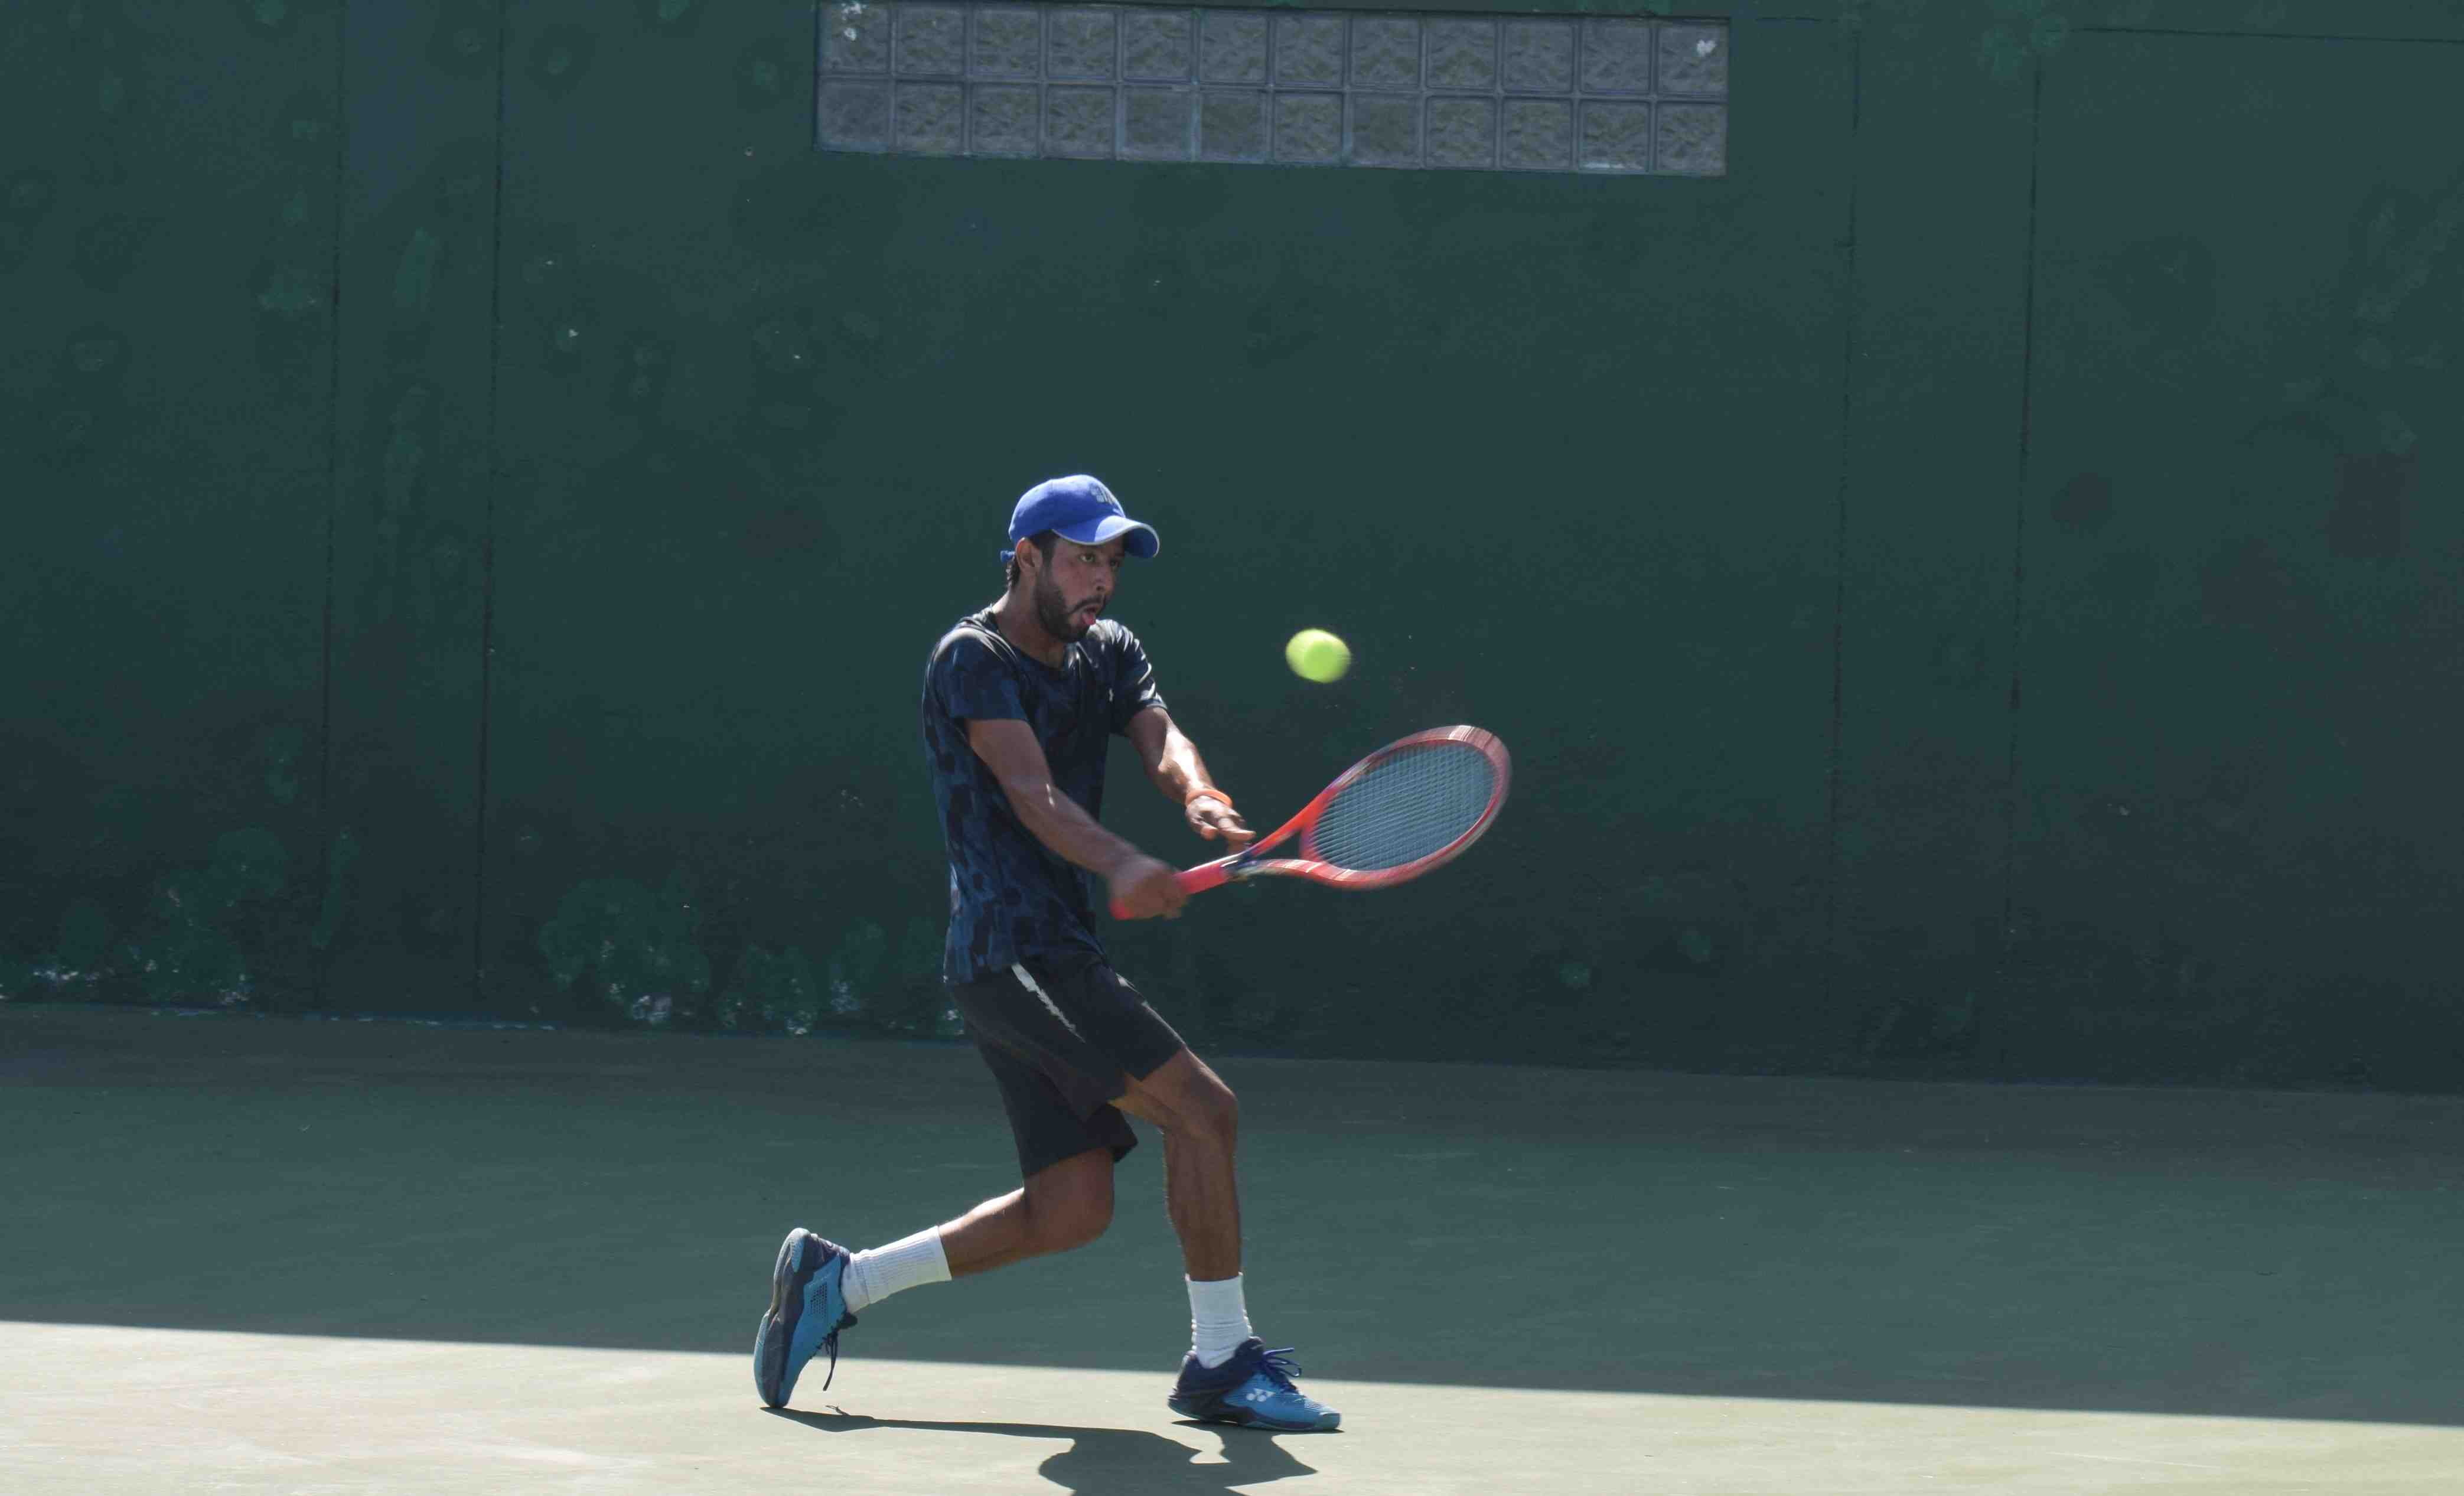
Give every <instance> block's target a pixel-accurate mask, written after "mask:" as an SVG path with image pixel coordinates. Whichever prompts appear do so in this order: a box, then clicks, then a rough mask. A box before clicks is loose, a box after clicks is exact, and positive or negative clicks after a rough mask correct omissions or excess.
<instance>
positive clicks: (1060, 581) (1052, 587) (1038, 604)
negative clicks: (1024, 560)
mask: <svg viewBox="0 0 2464 1496" xmlns="http://www.w3.org/2000/svg"><path fill="white" fill-rule="evenodd" d="M1127 544H1128V541H1127V540H1126V539H1110V540H1107V541H1105V542H1104V543H1103V544H1101V545H1081V544H1079V543H1078V542H1077V541H1075V540H1068V539H1062V540H1055V541H1053V542H1052V560H1050V561H1047V562H1045V565H1044V567H1043V569H1042V570H1040V571H1038V572H1037V573H1036V578H1035V621H1036V622H1037V623H1038V624H1041V625H1043V626H1044V631H1045V633H1048V634H1050V635H1051V636H1052V637H1054V638H1055V639H1060V640H1063V641H1065V642H1071V643H1074V642H1076V641H1077V640H1080V639H1084V638H1085V637H1087V630H1088V629H1089V628H1092V627H1095V620H1096V619H1098V618H1100V617H1102V616H1103V612H1104V607H1105V605H1107V604H1109V603H1110V602H1111V600H1112V588H1113V586H1114V585H1115V584H1116V583H1118V582H1119V581H1120V576H1121V555H1122V551H1123V549H1124V548H1125V547H1126V546H1127Z"/></svg>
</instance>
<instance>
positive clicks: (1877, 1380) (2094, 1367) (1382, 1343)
mask: <svg viewBox="0 0 2464 1496" xmlns="http://www.w3.org/2000/svg"><path fill="white" fill-rule="evenodd" d="M1219 1068H1220V1069H1221V1070H1222V1072H1223V1073H1224V1075H1225V1077H1226V1079H1227V1080H1229V1081H1230V1082H1231V1083H1232V1085H1233V1086H1234V1088H1235V1089H1237V1090H1239V1091H1240V1092H1241V1094H1242V1097H1243V1129H1244V1132H1243V1178H1244V1188H1245V1196H1246V1199H1245V1206H1246V1212H1245V1220H1246V1238H1247V1243H1248V1257H1247V1275H1248V1280H1249V1295H1248V1296H1249V1303H1250V1309H1251V1311H1252V1316H1253V1318H1254V1319H1256V1321H1257V1323H1258V1328H1259V1330H1260V1331H1261V1332H1262V1333H1263V1334H1264V1335H1265V1336H1266V1338H1267V1342H1268V1344H1270V1345H1279V1346H1280V1345H1291V1346H1294V1347H1296V1348H1297V1349H1296V1351H1295V1357H1296V1358H1297V1359H1298V1360H1299V1361H1300V1362H1301V1363H1302V1365H1303V1367H1304V1368H1305V1375H1304V1379H1303V1384H1304V1386H1305V1387H1307V1388H1308V1389H1309V1391H1311V1392H1312V1393H1313V1394H1315V1395H1316V1396H1319V1397H1323V1398H1324V1399H1325V1400H1327V1401H1328V1402H1330V1403H1331V1404H1333V1405H1334V1406H1336V1407H1338V1408H1340V1409H1341V1410H1342V1411H1343V1413H1344V1415H1345V1421H1344V1427H1343V1429H1342V1430H1341V1431H1340V1432H1338V1433H1333V1434H1326V1435H1309V1436H1297V1435H1295V1436H1274V1435H1263V1434H1259V1433H1256V1432H1253V1431H1246V1430H1228V1429H1220V1428H1213V1427H1204V1426H1199V1425H1196V1424H1191V1423H1188V1422H1185V1421H1182V1420H1180V1419H1177V1417H1176V1416H1175V1415H1174V1414H1173V1413H1172V1412H1171V1411H1170V1410H1169V1409H1167V1408H1166V1407H1165V1406H1164V1405H1163V1394H1164V1391H1165V1388H1166V1386H1167V1385H1168V1383H1169V1380H1170V1377H1171V1375H1172V1372H1173V1369H1174V1368H1175V1366H1176V1365H1177V1361H1178V1358H1179V1354H1180V1352H1181V1350H1182V1349H1183V1348H1184V1347H1185V1345H1186V1342H1187V1302H1186V1298H1185V1296H1184V1294H1183V1293H1182V1290H1181V1284H1180V1277H1179V1267H1178V1262H1177V1254H1176V1252H1175V1250H1174V1246H1173V1243H1172V1239H1171V1235H1170V1232H1169V1229H1168V1228H1167V1226H1166V1224H1165V1221H1164V1218H1163V1211H1162V1204H1161V1185H1160V1168H1159V1160H1158V1156H1157V1155H1159V1152H1160V1150H1159V1149H1157V1148H1155V1146H1153V1139H1152V1137H1151V1136H1150V1137H1149V1139H1148V1142H1149V1146H1146V1147H1142V1148H1141V1149H1140V1150H1139V1151H1138V1152H1137V1153H1135V1154H1133V1155H1132V1156H1131V1157H1130V1158H1129V1159H1128V1160H1127V1161H1126V1162H1125V1163H1124V1164H1123V1166H1122V1169H1121V1175H1120V1181H1119V1189H1118V1197H1119V1203H1118V1214H1117V1217H1116V1222H1115V1224H1114V1226H1113V1228H1112V1230H1111V1232H1110V1233H1109V1234H1108V1235H1107V1236H1106V1237H1105V1238H1104V1239H1103V1240H1101V1241H1099V1242H1098V1243H1095V1244H1094V1245H1092V1246H1090V1247H1088V1248H1086V1249H1084V1250H1082V1251H1080V1252H1075V1253H1070V1254H1066V1255H1064V1256H1061V1257H1057V1258H1051V1259H1046V1260H1043V1261H1039V1262H1035V1263H1030V1264H1025V1265H1020V1266H1017V1267H1014V1268H1011V1269H1007V1270H1004V1271H1002V1272H999V1273H994V1274H990V1275H986V1276H984V1277H981V1278H976V1279H970V1280H966V1281H963V1282H959V1283H956V1284H949V1285H941V1286H935V1287H926V1288H919V1289H916V1290H913V1291H912V1292H910V1293H907V1294H903V1295H901V1296H899V1297H898V1298H895V1299H893V1300H891V1301H889V1302H887V1303H884V1304H882V1305H879V1306H876V1307H875V1308H874V1309H871V1310H869V1311H868V1312H867V1313H866V1315H865V1316H864V1321H863V1323H862V1324H860V1325H859V1326H857V1327H855V1328H854V1329H851V1330H849V1331H847V1334H846V1336H845V1353H844V1355H843V1358H842V1360H841V1362H840V1364H839V1366H838V1369H837V1372H836V1378H835V1381H834V1382H833V1384H832V1385H831V1386H830V1387H829V1388H828V1389H827V1390H824V1388H823V1385H822V1382H823V1377H824V1376H825V1375H827V1370H828V1369H827V1365H826V1359H825V1360H824V1361H823V1362H820V1363H816V1364H815V1366H813V1367H812V1368H811V1369H810V1370H809V1371H808V1372H807V1373H806V1374H805V1376H804V1379H803V1383H802V1384H801V1385H800V1386H799V1387H798V1389H797V1393H796V1396H795V1397H794V1399H793V1402H792V1404H791V1406H790V1407H789V1408H788V1409H786V1410H784V1411H783V1412H771V1411H768V1410H765V1409H763V1408H762V1407H761V1406H760V1405H759V1401H758V1399H757V1398H756V1397H754V1394H753V1388H752V1381H751V1368H750V1361H749V1357H748V1355H747V1352H748V1350H749V1348H750V1344H751V1340H752V1333H753V1328H754V1322H755V1320H756V1319H757V1318H758V1317H759V1311H760V1309H761V1307H762V1304H763V1302H764V1299H765V1296H766V1282H767V1274H768V1268H769V1265H770V1260H771V1257H772V1255H773V1253H774V1252H775V1250H776V1247H777V1244H778V1240H779V1237H780V1236H781V1233H783V1231H784V1230H785V1229H786V1228H787V1227H788V1226H791V1225H796V1224H803V1225H808V1226H811V1227H812V1228H813V1229H816V1230H819V1231H822V1232H824V1233H825V1234H827V1235H830V1236H832V1237H835V1238H837V1239H839V1240H841V1241H845V1242H848V1243H851V1244H855V1245H869V1244H874V1243H879V1242H884V1241H888V1240H891V1238H893V1237H896V1236H900V1235H904V1234H906V1233H907V1232H909V1231H912V1230H913V1229H915V1228H916V1227H917V1226H919V1225H922V1224H926V1223H929V1222H930V1221H935V1220H941V1219H946V1218H947V1217H949V1216H952V1215H955V1214H957V1213H958V1212H959V1211H962V1210H964V1209H965V1208H966V1207H967V1206H969V1205H971V1204H973V1203H974V1202H975V1201H976V1200H978V1199H982V1198H984V1197H986V1196H989V1195H993V1194H998V1193H1000V1192H1001V1190H1003V1189H1005V1188H1007V1187H1009V1186H1010V1185H1011V1184H1012V1183H1013V1182H1014V1179H1013V1175H1014V1169H1013V1166H1012V1164H1011V1161H1010V1155H1009V1147H1008V1139H1007V1136H1006V1133H1005V1131H1004V1130H1003V1127H1002V1124H1001V1114H1000V1110H999V1105H998V1101H997V1099H996V1098H995V1096H994V1094H993V1091H992V1088H991V1086H990V1084H989V1082H988V1081H987V1080H986V1079H985V1078H984V1076H983V1074H982V1072H981V1070H980V1067H979V1065H978V1063H977V1061H976V1060H975V1058H974V1057H973V1055H972V1054H971V1053H970V1052H968V1051H967V1050H966V1049H964V1048H963V1047H957V1046H941V1045H891V1044H868V1043H825V1042H818V1041H814V1040H802V1041H790V1040H761V1041H754V1040H717V1039H696V1038H691V1037H684V1036H671V1035H648V1034H641V1035H632V1034H627V1035H618V1034H575V1033H544V1032H537V1031H510V1030H485V1029H451V1028H437V1027H426V1026H415V1025H407V1024H401V1023H333V1022H321V1023H320V1022H307V1021H298V1020H281V1019H264V1020H255V1019H239V1018H198V1019H183V1018H175V1017H157V1016H153V1015H150V1014H147V1013H143V1012H134V1011H130V1012H111V1011H100V1010H94V1009H77V1008H28V1007H24V1006H21V1005H8V1006H0V1127H5V1128H6V1130H7V1133H6V1136H7V1138H8V1140H9V1141H8V1145H7V1153H6V1155H0V1157H5V1163H0V1169H5V1179H6V1186H7V1187H6V1197H7V1199H6V1205H7V1215H6V1221H5V1224H0V1491H7V1492H10V1493H12V1496H14V1493H51V1492H78V1493H88V1492H95V1493H109V1492H121V1491H128V1492H137V1491H144V1492H149V1493H150V1492H187V1491H268V1492H275V1491H279V1492H320V1493H321V1492H345V1491H372V1492H393V1491H406V1492H425V1491H492V1492H493V1491H556V1492H636V1491H638V1492H662V1493H667V1492H674V1493H689V1492H700V1491H713V1492H715V1491H745V1490H781V1491H785V1490H799V1491H801V1490H825V1491H831V1492H844V1493H850V1496H853V1493H870V1492H908V1491H914V1492H979V1491H980V1492H1007V1491H1019V1492H1051V1491H1077V1492H1109V1493H1125V1496H1126V1493H1147V1492H1153V1493H1164V1496H1171V1493H1182V1492H1207V1491H1228V1490H1248V1489H1257V1488H1264V1487H1266V1486H1273V1487H1275V1488H1276V1489H1279V1490H1283V1491H1289V1492H1299V1491H1305V1490H1323V1491H1329V1492H1396V1493H1405V1492H1482V1493H1490V1492H1521V1491H1530V1492H1593V1491H1598V1492H1620V1493H1623V1492H1667V1493H1682V1492H1702V1493H1713V1492H1718V1493H1763V1492H1768V1493H1774V1496H1777V1493H1791V1496H1795V1493H1815V1492H1860V1493H1862V1492H1875V1493H1884V1492H1903V1491H2032V1492H2103V1491H2168V1492H2169V1491H2201V1492H2218V1493H2223V1492H2294V1491H2319V1492H2338V1493H2356V1496H2362V1493H2372V1492H2382V1491H2384V1492H2398V1491H2401V1492H2431V1491H2437V1492H2450V1491H2454V1490H2457V1489H2459V1488H2464V1474H2459V1472H2464V1351H2459V1348H2458V1347H2459V1340H2464V1337H2460V1336H2459V1334H2458V1330H2459V1324H2460V1323H2464V1314H2459V1311H2464V1287H2459V1282H2458V1265H2457V1264H2458V1258H2459V1255H2464V1254H2459V1251H2458V1248H2459V1245H2464V1210H2459V1208H2458V1207H2459V1205H2464V1192H2459V1191H2458V1190H2457V1189H2456V1187H2455V1185H2454V1183H2453V1181H2454V1180H2455V1179H2456V1178H2457V1177H2458V1165H2459V1164H2464V1101H2458V1100H2455V1099H2450V1098H2426V1097H2391V1096H2368V1095H2357V1094H2356V1095H2346V1094H2334V1095H2328V1094H2272V1093H2259V1092H2231V1091H2155V1090H2123V1089H2094V1088H2078V1087H1987V1086H1959V1085H1916V1084H1900V1083H1881V1082H1856V1081H1837V1080H1787V1079H1772V1078H1749V1077H1712V1076H1684V1075H1668V1074H1657V1073H1635V1072H1606V1071H1575V1070H1547V1069H1536V1068H1527V1067H1457V1066H1430V1065H1374V1064H1353V1063H1339V1062H1303V1061H1270V1060H1256V1059H1242V1058H1238V1057H1234V1058H1229V1059H1224V1060H1222V1061H1221V1063H1220V1065H1219Z"/></svg>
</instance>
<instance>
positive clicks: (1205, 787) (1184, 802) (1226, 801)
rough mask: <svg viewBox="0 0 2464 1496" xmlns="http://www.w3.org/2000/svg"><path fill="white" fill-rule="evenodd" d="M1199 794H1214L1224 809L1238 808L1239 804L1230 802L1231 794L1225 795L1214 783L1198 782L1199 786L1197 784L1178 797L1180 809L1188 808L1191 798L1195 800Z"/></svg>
mask: <svg viewBox="0 0 2464 1496" xmlns="http://www.w3.org/2000/svg"><path fill="white" fill-rule="evenodd" d="M1200 795H1212V796H1214V797H1215V798H1216V799H1218V800H1220V801H1221V802H1223V808H1224V809H1226V810H1237V809H1239V808H1240V807H1239V806H1237V805H1235V804H1233V803H1232V797H1231V796H1229V795H1226V794H1225V793H1223V792H1222V791H1221V790H1220V789H1217V788H1216V787H1215V786H1214V785H1212V784H1200V785H1199V786H1198V787H1197V788H1196V789H1194V790H1191V791H1190V792H1189V793H1188V794H1186V795H1183V796H1181V797H1180V804H1181V808H1182V809H1184V810H1186V809H1188V808H1189V803H1190V802H1191V801H1193V800H1196V799H1197V798H1198V797H1199V796H1200Z"/></svg>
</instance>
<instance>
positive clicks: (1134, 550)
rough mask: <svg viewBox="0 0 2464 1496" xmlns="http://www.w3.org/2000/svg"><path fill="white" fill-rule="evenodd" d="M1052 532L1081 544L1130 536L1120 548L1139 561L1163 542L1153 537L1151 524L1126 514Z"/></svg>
mask: <svg viewBox="0 0 2464 1496" xmlns="http://www.w3.org/2000/svg"><path fill="white" fill-rule="evenodd" d="M1053 533H1054V534H1056V535H1058V536H1060V537H1061V538H1062V539H1069V540H1075V541H1077V542H1078V543H1079V544H1081V545H1101V544H1103V543H1104V542H1105V541H1107V540H1110V539H1114V538H1116V537H1119V536H1124V535H1126V536H1128V537H1129V538H1130V539H1129V542H1128V543H1127V544H1125V545H1123V546H1122V547H1121V549H1122V550H1124V551H1126V552H1128V553H1129V554H1130V555H1132V556H1134V557H1136V558H1137V559H1138V560H1140V561H1145V560H1147V559H1149V558H1150V557H1152V556H1154V555H1155V552H1156V551H1158V550H1160V549H1161V548H1162V543H1163V542H1161V541H1160V540H1157V539H1155V530H1154V529H1153V528H1152V527H1151V526H1148V525H1143V524H1140V523H1139V522H1138V521H1136V520H1134V519H1133V518H1131V517H1129V516H1127V515H1106V516H1105V517H1103V518H1101V519H1097V520H1093V521H1091V522H1089V523H1087V524H1080V525H1068V526H1065V527H1064V528H1062V529H1059V530H1056V531H1054V532H1053Z"/></svg>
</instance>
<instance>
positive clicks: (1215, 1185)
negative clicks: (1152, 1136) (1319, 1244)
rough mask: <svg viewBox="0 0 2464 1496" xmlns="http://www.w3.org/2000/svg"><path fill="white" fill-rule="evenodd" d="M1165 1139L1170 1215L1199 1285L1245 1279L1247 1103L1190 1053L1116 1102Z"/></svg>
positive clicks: (1173, 1060)
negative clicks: (1241, 1161)
mask: <svg viewBox="0 0 2464 1496" xmlns="http://www.w3.org/2000/svg"><path fill="white" fill-rule="evenodd" d="M1113 1105H1114V1106H1116V1107H1118V1108H1120V1109H1121V1110H1122V1111H1126V1112H1128V1113H1129V1114H1130V1115H1132V1116H1133V1117H1137V1118H1139V1119H1141V1120H1143V1121H1146V1122H1150V1123H1153V1124H1154V1125H1155V1128H1156V1129H1158V1130H1159V1131H1161V1132H1162V1133H1163V1179H1164V1209H1165V1211H1166V1213H1167V1214H1169V1215H1170V1216H1171V1217H1172V1228H1173V1230H1174V1232H1175V1233H1176V1234H1177V1235H1178V1236H1179V1238H1180V1253H1181V1261H1182V1264H1183V1265H1184V1266H1186V1267H1187V1268H1188V1270H1189V1276H1190V1278H1191V1280H1192V1281H1194V1282H1200V1283H1203V1282H1208V1281H1212V1280H1218V1279H1225V1278H1236V1277H1238V1276H1240V1273H1241V1186H1240V1179H1239V1168H1238V1155H1239V1153H1240V1145H1241V1103H1240V1100H1239V1098H1237V1097H1235V1096H1234V1095H1233V1094H1232V1088H1230V1087H1229V1086H1226V1085H1224V1084H1223V1081H1222V1078H1221V1077H1220V1076H1218V1075H1217V1074H1216V1073H1215V1072H1214V1071H1213V1070H1212V1069H1210V1068H1208V1067H1207V1065H1206V1062H1204V1061H1203V1060H1200V1059H1199V1057H1198V1056H1196V1055H1194V1054H1192V1053H1190V1052H1189V1051H1188V1050H1187V1049H1182V1050H1180V1051H1179V1052H1177V1053H1176V1054H1175V1055H1174V1056H1173V1057H1172V1058H1171V1059H1169V1060H1166V1061H1165V1062H1164V1063H1163V1065H1162V1066H1161V1067H1158V1068H1157V1069H1155V1071H1154V1072H1153V1073H1152V1074H1149V1075H1145V1076H1142V1077H1139V1078H1137V1079H1134V1080H1133V1081H1131V1082H1130V1085H1129V1089H1128V1090H1127V1091H1125V1092H1124V1093H1123V1094H1122V1095H1121V1097H1120V1098H1119V1099H1118V1100H1117V1101H1115V1102H1114V1103H1113Z"/></svg>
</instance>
